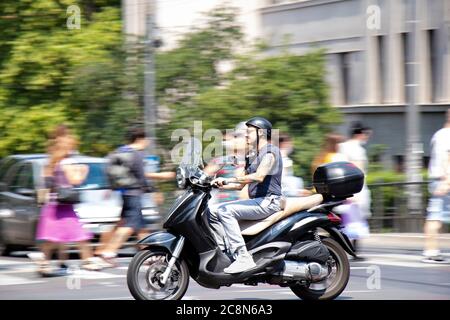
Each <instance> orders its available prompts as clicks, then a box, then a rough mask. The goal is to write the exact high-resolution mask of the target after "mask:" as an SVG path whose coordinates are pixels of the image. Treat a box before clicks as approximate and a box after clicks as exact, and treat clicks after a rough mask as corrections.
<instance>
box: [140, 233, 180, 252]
mask: <svg viewBox="0 0 450 320" xmlns="http://www.w3.org/2000/svg"><path fill="white" fill-rule="evenodd" d="M177 242H178V237H176V236H174V235H173V234H171V233H169V232H166V231H158V232H155V233H152V234H150V235H148V236H147V237H145V238H144V239H142V240H140V241H138V245H143V246H145V247H159V248H164V249H166V250H167V251H169V253H170V254H172V253H173V250H174V249H175V246H176V245H177Z"/></svg>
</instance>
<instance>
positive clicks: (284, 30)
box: [0, 0, 450, 300]
mask: <svg viewBox="0 0 450 320" xmlns="http://www.w3.org/2000/svg"><path fill="white" fill-rule="evenodd" d="M0 30H1V32H0V159H2V162H1V164H0V193H1V195H2V196H1V198H0V249H1V251H2V254H3V256H2V257H0V299H93V300H96V299H98V300H101V299H111V300H114V299H131V298H132V297H131V295H130V293H129V292H128V289H127V286H126V279H125V277H126V270H127V266H128V262H129V261H130V259H131V257H132V255H133V254H134V252H135V251H134V250H135V248H134V247H133V244H134V243H135V240H136V239H135V238H131V239H129V240H128V243H127V245H126V246H125V248H123V249H122V250H120V251H119V257H118V259H117V260H118V262H119V265H118V266H117V267H116V268H113V269H107V270H102V271H86V270H80V269H79V268H78V266H79V263H80V261H79V254H78V250H75V249H73V248H67V254H68V255H69V257H70V259H69V260H68V263H67V264H68V266H69V269H71V272H70V273H68V275H66V276H63V277H55V278H42V277H40V276H39V275H38V274H37V273H36V266H35V264H34V263H33V262H32V261H31V260H30V258H29V254H30V253H33V252H36V251H37V250H36V246H37V243H36V241H35V232H36V224H37V219H38V217H39V210H40V209H39V208H40V207H39V206H38V205H37V201H36V200H37V198H38V195H37V193H33V192H32V193H29V192H28V191H27V190H32V191H33V190H34V188H35V187H36V190H37V189H38V187H37V186H35V185H34V183H33V181H34V180H33V179H36V180H37V178H36V175H37V174H38V173H37V172H35V171H31V170H30V171H26V170H25V169H23V172H22V171H20V170H22V169H21V168H22V167H20V166H19V165H17V166H18V167H17V168H18V169H14V170H16V171H17V172H16V171H14V172H13V173H11V172H10V173H7V171H8V170H9V169H11V168H14V167H13V166H14V165H16V163H19V162H20V161H25V160H24V159H25V158H26V161H35V162H38V160H39V159H38V158H39V157H40V155H42V154H45V153H46V152H47V147H48V145H47V144H48V139H49V134H50V133H51V132H52V130H54V128H55V127H56V126H57V125H60V124H65V125H67V126H68V127H69V128H70V129H71V130H72V132H74V134H75V136H76V137H77V138H78V141H79V145H78V148H77V152H78V153H79V155H81V156H83V157H84V156H86V157H89V158H87V160H86V161H88V162H89V163H90V168H91V171H90V172H92V176H90V177H89V179H90V180H89V181H88V182H86V183H85V185H84V187H85V188H86V190H87V191H86V197H87V198H86V203H88V205H86V206H85V207H83V208H81V207H80V209H79V211H77V213H78V214H79V215H80V217H81V221H82V222H83V223H84V224H85V225H86V226H88V227H89V228H91V229H92V231H95V233H96V234H97V237H96V239H94V241H93V242H92V243H90V245H92V246H95V245H96V244H98V240H99V239H98V238H99V237H100V234H101V233H103V232H106V231H107V230H109V228H110V225H111V224H112V223H113V222H116V221H117V220H118V214H119V212H120V203H118V200H117V199H115V198H111V200H108V201H109V202H108V203H106V202H105V201H104V198H102V197H103V194H100V192H97V193H96V194H95V195H94V191H92V190H97V189H100V190H102V192H105V194H106V190H107V189H108V186H107V184H106V182H105V181H106V180H105V179H104V177H103V176H102V174H101V170H100V169H101V165H100V164H99V163H103V162H102V161H104V159H105V157H106V156H107V155H108V154H109V153H110V152H111V151H113V150H115V149H116V148H117V147H119V146H121V145H124V144H125V140H124V136H125V134H126V132H127V130H128V128H129V127H130V126H133V125H136V124H140V125H142V126H143V127H145V131H146V133H147V136H148V137H149V138H150V141H151V143H150V145H149V146H148V148H147V149H146V151H145V152H146V161H147V162H146V163H147V168H146V170H147V171H148V172H174V171H175V170H176V163H174V162H173V161H172V159H171V151H172V149H173V147H174V146H175V145H176V144H177V143H179V141H178V139H176V138H175V139H174V138H173V132H174V131H175V130H177V129H187V130H188V131H189V132H192V133H194V129H195V128H194V127H195V122H196V121H197V122H198V121H200V122H201V126H202V130H203V131H202V132H205V131H206V130H208V129H218V130H220V131H221V132H223V133H225V130H236V129H237V128H238V127H237V126H238V125H239V124H240V123H241V122H242V121H245V120H246V119H249V118H251V117H253V116H262V117H265V118H267V119H270V121H271V122H272V124H273V126H274V128H276V129H278V130H279V132H280V134H285V135H287V136H288V137H289V139H290V141H291V145H290V147H289V148H290V149H289V152H287V156H288V157H289V159H290V160H291V163H292V166H291V170H292V172H290V174H289V175H290V176H292V177H295V178H296V179H297V178H298V179H297V180H295V181H300V184H299V185H297V187H296V188H297V189H298V193H297V194H296V195H295V196H304V195H308V194H309V192H313V186H312V174H313V163H314V162H315V160H317V158H318V156H319V155H321V152H322V151H323V146H324V143H325V142H326V140H327V136H328V135H329V134H337V135H339V136H340V137H341V139H342V141H345V140H348V139H351V132H352V128H354V125H355V123H359V124H360V125H363V126H364V127H365V128H366V129H367V130H369V131H370V135H369V136H370V137H369V138H368V141H367V144H365V145H364V149H365V150H366V154H367V167H366V172H365V173H366V184H367V187H368V189H369V190H370V206H369V211H368V212H369V214H368V215H367V216H365V217H364V220H365V221H367V225H368V227H369V229H370V234H366V235H364V237H361V239H358V240H359V241H358V250H359V255H360V256H361V257H362V258H363V259H361V260H358V261H357V260H352V261H351V278H350V282H349V285H348V287H347V289H346V291H344V293H343V294H342V295H341V296H340V299H380V300H381V299H389V300H390V299H432V300H435V299H436V300H441V299H445V300H448V299H450V265H449V264H448V263H446V261H444V263H435V264H433V263H424V262H423V261H422V260H423V258H424V257H423V252H424V248H425V246H426V239H427V235H426V234H425V233H424V224H425V220H426V216H427V206H428V201H429V199H430V197H431V193H430V190H429V188H428V187H429V184H430V182H431V179H430V177H429V176H428V175H429V173H428V167H429V162H430V157H431V153H432V148H431V143H430V141H431V138H432V136H433V134H434V133H435V132H436V131H438V130H439V129H441V128H442V127H443V126H444V125H445V122H446V112H447V110H448V108H449V105H450V79H449V77H448V75H449V74H450V54H449V52H450V3H449V2H448V1H446V0H436V1H428V0H410V1H383V0H378V1H377V0H373V1H369V0H348V1H325V3H323V1H318V0H309V1H283V0H252V1H195V2H194V1H187V0H152V1H151V0H147V1H144V0H122V1H120V0H79V1H72V0H59V1H56V0H35V1H27V0H17V1H1V3H0ZM352 126H353V127H352ZM200 138H201V139H200V140H202V143H203V144H204V145H205V146H206V145H208V144H210V143H212V142H213V141H211V139H210V137H208V136H207V135H203V134H201V135H200ZM342 141H341V142H342ZM216 142H217V141H216ZM218 143H219V144H220V143H221V142H218ZM11 157H13V158H14V157H15V158H14V159H13V160H11V161H10V159H11ZM21 157H25V158H21ZM102 159H103V160H102ZM9 161H10V162H9ZM35 162H33V163H35ZM24 168H25V166H24ZM33 168H34V167H33ZM27 170H28V169H27ZM95 170H98V171H95ZM16 176H17V178H16ZM16 180H17V181H16ZM154 184H155V186H156V190H157V192H153V193H149V194H146V195H145V197H146V199H147V200H145V201H147V202H146V204H145V205H144V206H145V210H146V211H145V212H144V216H146V219H147V220H146V221H147V222H148V224H149V230H148V232H152V231H155V230H159V229H161V225H162V221H164V218H165V217H166V215H167V212H168V210H169V208H170V207H171V205H172V203H173V200H174V199H175V198H176V196H177V195H178V194H179V193H178V191H177V188H176V183H175V181H174V179H165V180H164V181H156V180H155V181H154ZM29 187H30V188H29ZM23 189H27V190H25V191H26V192H23ZM27 192H28V193H27ZM89 192H90V193H89ZM11 193H17V194H19V198H20V197H22V198H24V199H25V198H26V199H28V200H27V201H28V202H27V203H26V204H25V205H21V206H22V207H20V208H19V206H18V205H11V202H8V201H10V200H7V199H8V198H7V197H9V196H10V194H11ZM22 198H21V199H22ZM30 199H31V200H30ZM34 204H36V205H35V206H34ZM105 217H106V218H105ZM439 231H440V233H439V235H438V236H437V239H438V240H439V248H440V254H441V256H442V257H443V259H444V260H447V259H449V260H450V227H449V225H448V224H445V223H444V224H443V225H442V228H440V230H439ZM216 298H217V299H294V298H296V297H295V296H294V295H293V294H292V292H290V291H289V289H284V288H279V287H273V286H269V285H262V286H259V287H249V286H232V287H230V288H225V289H221V290H220V291H215V290H210V289H204V288H202V287H200V286H199V285H197V284H195V282H194V281H191V286H190V288H189V289H188V292H187V293H186V296H185V299H195V300H197V299H216Z"/></svg>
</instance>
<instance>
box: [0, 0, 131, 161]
mask: <svg viewBox="0 0 450 320" xmlns="http://www.w3.org/2000/svg"><path fill="white" fill-rule="evenodd" d="M74 4H77V5H79V7H80V8H81V13H82V16H81V29H73V30H69V29H67V27H66V20H67V13H66V10H67V8H68V7H69V6H70V5H74ZM0 9H1V14H0V25H1V26H2V27H4V30H5V32H4V33H3V34H2V35H0V46H1V47H2V49H4V50H2V51H1V52H2V54H1V55H0V68H1V72H0V112H1V114H2V117H1V118H0V129H1V132H2V135H3V137H2V142H1V143H0V156H2V155H6V154H10V153H15V152H41V151H44V149H43V146H44V145H45V143H44V142H45V140H46V134H47V133H48V131H49V130H51V128H52V126H53V125H54V124H55V123H57V122H58V121H64V122H66V123H68V124H69V125H71V126H72V127H73V128H74V129H75V130H76V132H77V133H78V135H79V137H80V140H81V142H82V143H81V151H83V152H85V153H89V154H95V155H102V154H105V153H106V152H108V151H109V150H110V149H111V148H113V147H115V146H116V145H117V144H119V143H120V142H122V135H123V131H124V129H125V128H126V126H127V125H128V124H129V123H131V122H133V121H135V120H136V119H137V118H139V117H140V112H139V101H138V99H137V96H138V95H137V94H136V93H135V94H125V91H128V92H130V93H133V92H137V91H138V86H137V85H136V83H137V81H138V79H137V76H136V74H137V71H136V68H131V69H132V70H131V71H132V72H133V74H132V75H131V79H132V80H130V79H127V76H130V71H129V70H128V73H127V72H125V71H126V70H127V69H130V68H129V64H128V63H127V62H126V60H125V58H126V55H125V51H124V49H125V46H124V39H123V35H122V24H121V19H120V18H121V13H120V1H119V0H115V1H111V0H109V1H107V0H98V1H97V0H96V1H94V0H90V1H88V0H85V1H69V0H60V1H56V0H33V1H31V0H20V1H4V2H2V3H1V4H0ZM37 110H41V111H42V115H41V116H40V117H39V118H40V119H41V120H39V119H37V118H36V113H37ZM45 119H47V121H44V120H45ZM33 121H35V122H33ZM36 121H37V123H36ZM41 122H44V123H43V125H39V128H34V126H35V125H38V123H39V124H41ZM29 128H30V130H28V129H29ZM25 131H27V132H25ZM23 135H24V136H26V138H25V137H21V136H23ZM25 141H27V142H25Z"/></svg>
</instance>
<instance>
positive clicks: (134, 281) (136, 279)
mask: <svg viewBox="0 0 450 320" xmlns="http://www.w3.org/2000/svg"><path fill="white" fill-rule="evenodd" d="M169 260H170V254H169V253H168V252H166V251H163V250H157V249H156V250H154V249H153V250H142V251H140V252H138V253H137V254H136V255H135V256H134V257H133V259H132V260H131V262H130V265H129V266H128V273H127V284H128V289H129V290H130V292H131V294H132V295H133V297H134V298H135V299H136V300H179V299H181V298H182V297H183V296H184V294H185V293H186V290H187V288H188V285H189V269H188V267H187V265H186V262H184V261H182V260H180V259H178V260H177V261H176V262H175V265H174V266H173V269H172V272H171V274H170V276H169V278H168V280H167V282H166V284H165V285H162V283H161V282H160V279H159V277H160V275H161V274H162V273H163V272H164V270H165V269H166V268H167V265H168V263H169Z"/></svg>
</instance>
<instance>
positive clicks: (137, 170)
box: [95, 127, 175, 267]
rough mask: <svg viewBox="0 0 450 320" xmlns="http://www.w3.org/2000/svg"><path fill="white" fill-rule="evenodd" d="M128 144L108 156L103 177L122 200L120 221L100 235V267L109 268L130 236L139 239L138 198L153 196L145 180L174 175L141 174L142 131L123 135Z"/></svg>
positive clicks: (144, 140)
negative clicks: (145, 194) (110, 230)
mask: <svg viewBox="0 0 450 320" xmlns="http://www.w3.org/2000/svg"><path fill="white" fill-rule="evenodd" d="M127 141H128V144H127V145H124V146H121V147H119V148H117V149H116V150H115V151H114V152H112V153H111V154H110V155H109V156H108V160H109V161H108V166H107V176H108V178H109V181H110V184H111V188H112V189H113V190H117V191H119V192H120V194H121V196H122V212H121V216H120V218H121V219H120V221H119V222H118V224H117V225H116V227H115V228H114V230H113V231H112V232H110V233H109V234H104V235H103V236H102V238H101V240H100V246H99V248H97V250H96V252H95V254H96V255H97V256H99V257H101V258H102V259H103V260H104V261H103V262H104V263H103V264H102V266H103V267H113V266H114V265H115V263H114V262H113V261H114V258H115V257H116V256H117V251H118V250H119V249H120V248H121V247H122V245H123V244H124V243H125V242H126V241H127V240H128V238H129V237H130V236H132V235H133V234H135V233H136V234H138V237H140V238H142V235H141V233H142V231H143V230H144V229H145V221H144V218H143V216H142V210H141V197H142V195H143V194H144V193H148V192H153V191H154V187H153V185H152V184H151V183H150V181H149V180H148V179H158V180H168V179H174V178H175V172H152V173H145V171H144V167H145V164H144V150H145V149H146V148H147V146H148V145H149V139H148V138H147V137H146V135H145V131H144V129H143V128H140V127H133V128H131V129H129V131H128V133H127Z"/></svg>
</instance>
